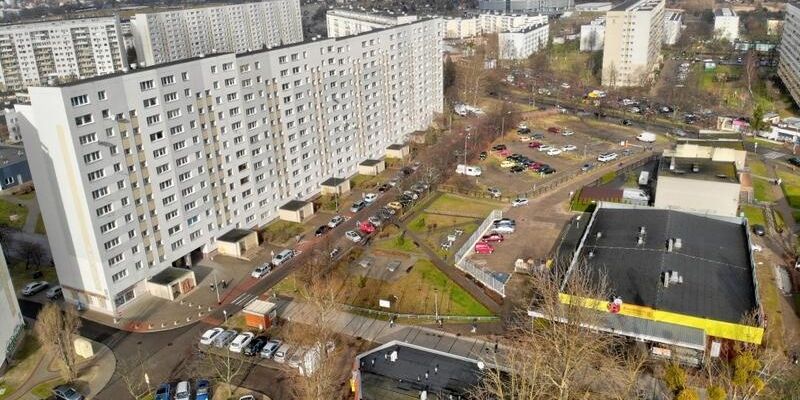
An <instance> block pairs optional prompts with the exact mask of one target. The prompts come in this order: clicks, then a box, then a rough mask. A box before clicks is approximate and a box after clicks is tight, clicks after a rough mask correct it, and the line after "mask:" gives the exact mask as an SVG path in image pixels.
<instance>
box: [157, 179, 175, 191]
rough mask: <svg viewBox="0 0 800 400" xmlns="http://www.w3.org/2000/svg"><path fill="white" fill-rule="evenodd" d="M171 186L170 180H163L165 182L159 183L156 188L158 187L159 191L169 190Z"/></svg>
mask: <svg viewBox="0 0 800 400" xmlns="http://www.w3.org/2000/svg"><path fill="white" fill-rule="evenodd" d="M172 185H173V184H172V179H167V180H165V181H163V182H161V183H159V184H158V187H159V188H160V189H161V190H166V189H169V188H171V187H172Z"/></svg>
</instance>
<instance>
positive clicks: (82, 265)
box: [24, 19, 442, 313]
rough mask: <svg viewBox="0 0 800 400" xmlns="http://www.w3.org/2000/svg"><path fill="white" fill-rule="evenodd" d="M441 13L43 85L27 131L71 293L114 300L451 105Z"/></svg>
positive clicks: (110, 307)
mask: <svg viewBox="0 0 800 400" xmlns="http://www.w3.org/2000/svg"><path fill="white" fill-rule="evenodd" d="M441 36H442V20H440V19H430V20H424V21H419V22H415V23H411V24H406V25H401V26H397V27H393V28H389V29H384V30H380V31H375V32H368V33H365V34H362V35H359V36H351V37H348V38H342V39H323V40H317V41H309V42H305V43H302V44H296V45H290V46H283V47H279V48H274V49H270V50H260V51H256V52H251V53H246V54H239V55H234V54H230V53H229V54H221V55H215V56H209V57H198V58H194V59H191V60H185V61H183V62H179V63H170V64H165V65H161V66H154V67H150V68H145V69H138V70H133V71H130V72H129V73H126V74H118V75H115V76H110V77H104V78H96V79H91V80H86V81H82V82H76V83H74V84H71V85H65V86H60V87H33V88H31V89H30V94H31V104H32V107H33V119H34V122H33V123H34V126H36V128H37V131H36V132H35V134H32V135H30V136H29V137H25V138H24V143H25V147H26V151H27V152H28V158H29V161H30V164H31V172H32V175H33V177H34V181H35V183H36V184H37V190H38V191H39V197H40V198H42V199H47V201H46V202H45V203H43V204H42V207H41V208H42V212H43V216H44V223H45V227H46V229H47V232H48V237H49V238H50V239H51V244H50V246H51V250H52V254H53V259H54V260H55V264H56V270H57V272H58V275H59V281H60V283H61V285H62V287H63V288H64V296H65V298H66V299H67V301H69V302H81V303H83V304H85V305H87V306H88V307H90V308H92V309H95V310H97V311H100V312H105V313H117V312H122V313H124V308H125V305H126V304H128V303H130V302H131V301H133V300H134V299H135V298H137V297H138V296H139V295H140V294H142V293H146V292H147V281H148V279H149V278H151V277H152V276H154V275H155V274H157V273H159V272H160V271H162V270H164V269H165V268H168V267H170V266H172V265H176V266H179V265H185V264H191V261H192V258H194V257H199V256H203V255H204V254H207V253H209V252H212V251H214V249H215V248H216V246H217V245H216V242H215V239H216V238H217V237H219V236H221V235H223V234H225V233H227V232H228V231H230V230H231V229H252V228H257V227H261V226H263V225H264V224H266V223H268V222H269V221H271V220H273V219H274V218H276V217H277V214H278V212H277V209H278V207H280V206H282V205H284V204H286V203H287V202H289V201H291V200H296V199H307V198H309V197H311V196H313V195H315V194H316V193H317V192H318V191H319V185H320V183H321V182H323V181H324V180H326V179H328V178H330V177H339V178H346V177H349V176H351V175H352V174H354V173H355V172H356V171H357V165H358V163H359V162H361V161H363V160H364V159H374V158H378V157H381V156H382V155H384V154H385V152H386V147H387V146H389V145H390V144H393V143H399V142H402V141H403V140H404V139H405V137H406V135H407V134H409V133H411V132H413V131H415V130H419V129H425V128H426V127H427V126H428V125H429V124H430V123H431V121H432V119H433V117H434V115H435V114H437V113H440V112H442V62H441V53H442V39H441Z"/></svg>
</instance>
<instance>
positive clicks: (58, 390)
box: [53, 385, 84, 400]
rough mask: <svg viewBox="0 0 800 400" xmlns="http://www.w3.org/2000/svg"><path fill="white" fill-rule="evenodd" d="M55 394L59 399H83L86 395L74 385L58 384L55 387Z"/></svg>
mask: <svg viewBox="0 0 800 400" xmlns="http://www.w3.org/2000/svg"><path fill="white" fill-rule="evenodd" d="M53 396H55V398H56V399H58V400H83V399H84V397H83V395H82V394H80V392H78V391H77V390H76V389H75V388H74V387H72V386H67V385H58V386H56V387H54V388H53Z"/></svg>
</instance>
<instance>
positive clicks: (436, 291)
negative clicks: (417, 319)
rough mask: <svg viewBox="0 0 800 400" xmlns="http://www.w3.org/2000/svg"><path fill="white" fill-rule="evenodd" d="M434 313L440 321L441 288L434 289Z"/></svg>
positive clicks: (437, 320)
mask: <svg viewBox="0 0 800 400" xmlns="http://www.w3.org/2000/svg"><path fill="white" fill-rule="evenodd" d="M433 314H434V315H435V316H436V322H439V289H433Z"/></svg>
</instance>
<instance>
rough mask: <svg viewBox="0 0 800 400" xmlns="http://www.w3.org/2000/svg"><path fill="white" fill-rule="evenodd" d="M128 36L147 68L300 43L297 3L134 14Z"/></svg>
mask: <svg viewBox="0 0 800 400" xmlns="http://www.w3.org/2000/svg"><path fill="white" fill-rule="evenodd" d="M131 31H132V34H133V41H134V46H135V47H136V54H137V59H138V61H139V63H140V64H142V65H147V66H150V65H155V64H161V63H166V62H172V61H178V60H183V59H187V58H190V57H195V56H200V55H206V54H216V53H244V52H248V51H255V50H259V49H262V48H268V47H274V46H280V45H285V44H291V43H297V42H302V41H303V26H302V21H301V14H300V1H299V0H265V1H260V2H255V3H243V4H233V5H225V6H216V7H203V8H189V9H182V10H175V11H164V12H156V13H145V14H136V15H135V16H134V17H133V18H132V19H131Z"/></svg>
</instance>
